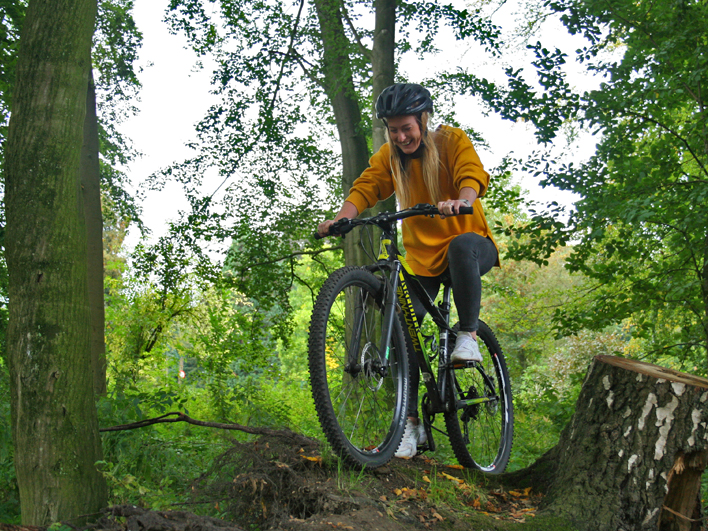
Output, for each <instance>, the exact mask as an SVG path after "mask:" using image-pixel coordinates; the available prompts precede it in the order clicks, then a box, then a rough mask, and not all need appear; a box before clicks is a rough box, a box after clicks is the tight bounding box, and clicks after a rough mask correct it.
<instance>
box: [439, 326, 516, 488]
mask: <svg viewBox="0 0 708 531" xmlns="http://www.w3.org/2000/svg"><path fill="white" fill-rule="evenodd" d="M453 330H454V329H453ZM477 342H478V344H479V350H480V352H481V353H482V362H481V363H479V364H475V366H474V367H469V368H459V369H454V370H452V371H450V372H451V373H452V374H453V378H452V379H451V385H452V386H453V393H454V396H455V401H456V403H457V409H456V410H455V411H451V412H449V413H445V424H446V427H447V432H448V436H449V438H450V445H451V446H452V449H453V451H454V452H455V456H456V457H457V460H458V462H459V463H460V464H461V465H462V466H465V467H470V468H477V469H479V470H481V471H483V472H486V473H489V474H501V473H502V472H503V471H504V469H505V468H506V465H507V464H508V463H509V456H510V454H511V446H512V442H513V433H514V410H513V404H512V400H511V382H510V381H509V373H508V371H507V368H506V362H505V360H504V355H503V354H502V350H501V347H500V346H499V342H498V341H497V338H496V337H495V336H494V333H493V332H492V330H491V329H490V328H489V327H488V326H487V325H486V324H485V323H483V322H481V321H480V323H479V330H478V331H477Z"/></svg>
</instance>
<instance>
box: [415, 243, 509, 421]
mask: <svg viewBox="0 0 708 531" xmlns="http://www.w3.org/2000/svg"><path fill="white" fill-rule="evenodd" d="M497 258H498V252H497V248H496V247H495V246H494V243H493V242H492V240H490V239H489V238H485V237H484V236H480V235H479V234H476V233H474V232H467V233H465V234H460V235H459V236H457V237H456V238H455V239H454V240H452V241H451V242H450V246H449V247H448V249H447V261H448V267H447V269H446V270H445V272H444V273H442V274H441V275H438V276H435V277H420V276H419V277H417V278H418V280H419V281H420V283H421V284H422V285H423V288H425V291H426V292H427V293H428V295H429V296H430V298H431V299H433V300H434V299H435V297H436V296H437V294H438V291H439V290H440V284H442V283H443V281H444V280H445V279H446V278H449V279H450V282H451V283H452V295H453V298H454V300H455V307H456V308H457V314H458V316H459V318H460V330H462V331H464V332H476V331H477V329H478V328H479V308H480V305H481V301H482V275H484V274H485V273H487V272H488V271H489V270H490V269H492V267H494V264H496V263H497ZM410 295H411V299H412V302H413V309H414V310H415V316H416V319H417V320H418V323H420V322H422V320H423V318H424V317H425V315H426V314H427V313H428V312H427V310H426V309H425V308H424V307H423V303H422V302H420V300H419V299H418V297H417V296H416V294H415V293H414V292H413V290H410ZM403 330H404V332H403V335H404V336H405V338H406V347H407V348H408V363H409V364H410V372H411V387H410V389H411V395H410V397H409V402H408V416H409V417H414V418H417V417H418V382H419V380H420V370H419V368H418V360H417V359H416V356H415V351H414V350H413V344H412V342H411V338H410V336H409V335H408V331H407V330H408V328H407V327H406V326H404V327H403Z"/></svg>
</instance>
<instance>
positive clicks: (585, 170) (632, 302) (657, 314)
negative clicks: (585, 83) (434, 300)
mask: <svg viewBox="0 0 708 531" xmlns="http://www.w3.org/2000/svg"><path fill="white" fill-rule="evenodd" d="M545 6H546V8H547V9H548V10H549V11H550V12H551V13H553V14H556V15H557V16H559V17H560V18H561V20H562V22H563V23H564V24H565V25H566V27H567V28H568V30H569V32H571V33H572V34H582V35H583V36H585V38H586V39H587V40H588V41H589V45H588V46H586V47H585V48H583V49H581V50H578V52H577V54H576V59H577V60H578V61H579V62H580V63H581V64H584V65H585V67H586V68H587V69H588V71H591V72H594V73H596V74H597V75H601V76H604V79H605V81H604V82H603V83H602V85H601V87H600V88H599V89H598V90H593V91H587V92H584V93H581V94H578V93H574V94H573V97H566V96H562V101H563V103H564V105H562V106H561V107H560V108H558V107H557V103H558V101H559V100H558V99H554V98H551V100H549V102H546V104H544V105H542V106H541V107H539V108H534V106H532V105H530V104H528V103H526V102H524V108H525V109H528V110H529V111H533V112H531V114H529V117H530V118H532V119H533V120H534V121H535V123H536V125H537V126H538V128H539V135H540V138H541V139H549V138H552V136H553V134H554V133H555V132H556V131H557V129H558V127H557V125H556V124H553V123H549V122H544V121H543V120H542V119H541V116H548V115H549V114H550V113H551V112H554V109H555V112H557V113H559V115H560V116H563V117H566V118H568V119H576V120H578V121H579V123H580V125H581V126H582V127H584V128H588V129H590V130H592V131H593V132H594V133H597V134H601V135H602V136H601V139H600V141H599V144H598V148H597V151H596V154H595V155H593V156H592V157H591V158H590V159H589V160H588V161H585V162H579V161H572V162H567V163H563V162H561V161H557V160H552V159H550V158H548V157H545V156H541V157H539V158H538V159H537V160H535V161H529V165H534V166H535V168H536V170H535V171H536V172H537V174H541V175H543V176H544V183H545V184H547V185H554V186H557V187H559V188H561V189H565V190H571V191H574V192H576V193H578V194H580V195H581V196H582V199H581V200H580V201H578V202H577V203H576V210H575V212H573V213H571V215H570V219H569V222H568V223H567V226H566V224H565V223H563V222H561V221H560V220H559V218H558V216H557V215H558V214H559V212H556V213H555V214H556V216H555V217H554V216H553V215H552V214H554V213H550V214H543V213H541V214H538V215H536V216H534V217H533V218H532V220H531V223H530V224H529V225H528V226H527V227H526V228H525V230H524V232H526V233H529V234H531V235H532V236H534V242H535V247H534V251H535V254H532V253H531V252H529V249H528V248H525V247H523V246H522V245H521V244H518V245H511V246H510V250H511V251H512V252H513V253H514V255H516V256H526V257H529V258H533V259H535V260H539V261H542V260H543V259H545V257H547V256H549V254H550V253H551V252H552V249H553V248H554V246H555V244H556V242H561V243H566V242H570V241H571V240H574V241H577V244H576V245H575V246H574V252H573V253H572V254H571V256H570V257H569V258H568V267H569V268H570V269H571V270H573V271H578V272H582V273H583V274H584V275H585V276H587V277H588V278H589V279H591V280H592V282H591V283H588V285H587V287H586V291H585V297H583V298H582V299H579V304H573V305H568V306H566V307H564V308H562V309H559V310H558V311H557V312H556V315H555V319H556V321H557V322H558V323H559V325H560V326H561V327H562V330H563V331H564V333H567V334H572V333H575V332H577V331H579V330H580V329H582V328H592V329H601V328H604V327H605V326H607V325H608V324H611V323H619V322H621V321H622V320H623V319H627V318H631V321H632V324H633V329H632V333H633V335H634V336H635V337H637V338H641V339H643V340H644V341H645V342H646V343H645V344H646V347H647V350H648V351H649V354H650V359H659V358H660V357H665V356H667V355H673V356H674V357H677V358H679V359H683V360H685V364H686V365H688V366H694V365H695V366H696V367H698V370H699V372H701V373H704V374H705V372H706V371H707V370H708V315H707V313H706V312H707V310H706V308H708V304H707V303H708V297H707V296H706V294H707V293H708V291H707V290H706V282H707V281H708V280H707V279H708V275H707V269H706V267H707V264H708V262H706V256H707V253H706V242H707V241H708V240H707V239H706V234H708V225H707V222H706V220H707V219H708V217H706V209H705V205H706V204H708V202H707V201H706V199H707V196H708V187H707V186H706V182H708V181H707V180H706V177H707V176H708V172H707V171H706V167H707V165H708V148H706V146H708V130H706V127H705V124H706V114H705V113H706V111H705V109H706V105H705V95H704V93H705V86H706V83H707V82H708V59H707V57H708V54H706V50H707V48H708V40H707V39H706V37H705V31H704V29H705V27H706V25H707V24H708V5H706V3H705V2H683V1H678V2H677V1H673V0H662V1H660V2H652V3H643V2H640V3H636V2H629V1H620V2H613V3H612V5H608V4H607V3H605V2H599V1H589V2H575V1H572V0H570V1H560V2H554V1H549V2H546V3H545ZM534 50H535V51H536V52H537V54H540V55H539V57H540V56H541V55H542V56H544V57H556V58H558V57H562V54H561V52H558V51H555V52H550V51H544V49H543V48H542V47H541V46H539V45H535V46H534ZM544 71H545V70H543V69H541V72H544ZM549 82H550V85H549V87H547V94H549V95H553V94H557V95H560V94H562V93H564V92H565V91H568V90H570V87H569V85H568V84H567V82H565V81H564V80H563V79H562V78H560V77H558V78H555V79H551V78H549ZM554 105H555V106H554ZM509 232H510V233H511V232H512V231H509Z"/></svg>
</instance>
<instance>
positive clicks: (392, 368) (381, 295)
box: [308, 204, 514, 474]
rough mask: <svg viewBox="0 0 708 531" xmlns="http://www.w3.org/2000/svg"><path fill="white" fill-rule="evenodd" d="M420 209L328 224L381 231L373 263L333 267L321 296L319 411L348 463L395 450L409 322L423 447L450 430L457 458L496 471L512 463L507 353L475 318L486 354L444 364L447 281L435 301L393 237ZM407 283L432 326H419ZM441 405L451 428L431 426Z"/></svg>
mask: <svg viewBox="0 0 708 531" xmlns="http://www.w3.org/2000/svg"><path fill="white" fill-rule="evenodd" d="M471 213H472V207H462V208H460V215H463V214H471ZM421 215H425V216H431V217H432V216H435V215H439V211H438V209H437V208H436V207H434V206H432V205H426V204H420V205H416V206H415V207H412V208H408V209H405V210H401V211H398V212H393V213H391V212H384V213H381V214H379V215H377V216H373V217H369V218H357V219H342V220H339V221H337V222H335V223H334V224H333V225H332V226H331V228H330V233H329V235H330V236H334V235H341V236H344V235H345V234H347V233H349V232H350V231H351V230H352V229H353V228H355V227H357V226H378V227H379V228H380V229H381V231H382V233H381V237H380V245H379V253H378V255H377V256H378V258H376V259H374V260H372V261H373V262H374V263H372V264H371V265H367V266H364V267H353V266H347V267H343V268H341V269H338V270H336V271H335V272H334V273H332V274H331V275H330V276H329V277H328V278H327V280H326V281H325V283H324V285H323V286H322V289H321V290H320V292H319V294H318V296H317V299H316V302H315V305H314V308H313V311H312V319H311V322H310V335H309V343H308V349H309V354H308V357H309V369H310V383H311V386H312V395H313V398H314V402H315V408H316V410H317V415H318V418H319V421H320V424H321V426H322V429H323V431H324V434H325V437H326V438H327V441H328V442H329V444H330V446H331V447H332V449H333V450H334V452H335V453H336V454H337V455H338V456H339V457H340V458H341V459H343V460H344V461H345V462H346V463H348V464H350V465H353V466H359V467H360V466H362V465H363V466H366V467H370V468H374V467H378V466H381V465H384V464H385V463H387V462H388V461H389V460H390V459H391V458H392V457H393V455H394V453H395V452H396V450H397V448H398V446H399V444H400V442H401V439H402V437H403V431H404V428H405V424H406V418H407V406H408V395H409V386H410V385H411V384H410V375H409V367H408V365H409V364H408V353H407V350H406V342H405V338H404V335H403V334H404V332H403V326H405V327H406V329H407V330H408V331H409V334H410V337H411V339H412V345H413V349H414V350H415V356H416V357H417V360H418V365H419V367H420V371H421V376H422V381H423V384H424V386H425V389H426V392H425V394H424V395H423V398H422V401H421V413H422V417H423V419H422V420H423V426H424V428H425V432H426V435H427V436H428V442H427V444H426V445H425V446H424V447H422V448H419V451H425V450H431V451H434V450H435V442H434V438H433V431H437V432H440V433H443V434H444V435H446V436H447V437H448V438H449V440H450V445H451V447H452V449H453V451H454V453H455V457H456V458H457V460H458V462H459V463H460V464H461V465H463V466H465V467H470V468H476V469H479V470H482V471H484V472H486V473H490V474H498V473H501V472H503V471H504V469H505V468H506V465H507V463H508V462H509V455H510V453H511V446H512V439H513V425H514V414H513V405H512V396H511V384H510V381H509V374H508V371H507V367H506V362H505V360H504V355H503V353H502V350H501V347H500V346H499V342H498V341H497V339H496V337H495V335H494V333H493V332H492V330H491V329H490V328H489V326H487V325H486V324H485V323H483V322H481V321H480V327H479V330H478V332H477V338H478V343H479V346H480V351H481V352H482V355H483V361H482V362H481V363H477V362H463V363H455V364H454V365H453V364H452V363H450V361H449V357H450V353H451V352H452V350H453V349H454V345H455V339H456V332H457V328H456V327H457V325H455V326H453V327H450V326H449V318H450V310H451V303H450V293H451V287H450V284H449V282H445V283H443V286H444V289H443V296H442V301H441V302H440V303H439V304H438V305H435V303H434V301H433V300H431V299H430V297H429V296H428V294H427V293H426V291H425V289H424V288H423V286H422V285H420V283H419V282H418V280H417V279H416V276H415V274H414V273H413V272H412V270H411V269H410V267H409V266H408V264H407V263H406V260H405V257H404V256H402V255H401V254H400V253H399V251H398V248H397V245H396V238H395V230H396V225H397V222H398V221H399V220H403V219H406V218H408V217H412V216H421ZM372 258H373V256H372ZM411 290H413V291H414V292H415V294H416V295H417V296H418V298H419V299H420V300H421V301H422V303H423V305H424V306H425V308H426V310H427V311H428V313H429V314H430V316H431V318H432V321H433V322H434V324H435V325H436V327H437V332H436V333H434V334H431V335H426V334H423V332H422V331H421V327H420V323H418V321H417V319H416V317H415V313H414V311H413V305H412V302H411V297H410V293H411ZM434 364H436V365H437V378H436V376H435V371H434V367H433V365H434ZM438 414H442V415H443V417H444V425H445V428H446V430H447V433H445V432H444V431H442V430H440V429H438V428H437V427H435V426H434V420H435V416H436V415H438Z"/></svg>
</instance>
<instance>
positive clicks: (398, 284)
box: [366, 227, 454, 413]
mask: <svg viewBox="0 0 708 531" xmlns="http://www.w3.org/2000/svg"><path fill="white" fill-rule="evenodd" d="M381 228H382V230H383V232H382V234H381V244H380V251H379V257H378V262H377V263H376V264H373V265H370V266H366V269H368V270H370V271H372V272H375V271H380V272H382V273H384V274H383V276H384V277H385V281H384V286H385V288H384V294H383V300H382V303H383V304H384V322H383V328H382V334H381V345H380V347H379V352H382V353H384V358H385V361H384V363H385V364H388V349H389V346H390V344H391V327H392V326H393V319H395V318H396V306H397V305H398V306H400V308H401V311H402V313H403V323H404V324H405V326H406V328H407V333H408V335H409V337H410V339H411V343H412V344H413V348H414V350H415V356H416V358H417V360H418V366H419V368H420V372H421V375H422V378H423V383H424V385H425V387H426V389H427V391H428V398H429V400H430V405H431V413H442V412H444V411H447V410H448V409H450V408H451V407H454V405H452V406H451V404H449V400H448V398H447V394H448V392H449V391H450V389H449V388H450V385H449V382H448V381H447V379H448V371H447V364H448V358H449V349H448V345H449V340H450V337H449V334H450V327H449V316H450V308H451V304H450V293H451V288H450V286H449V285H445V287H444V292H443V300H442V302H441V303H440V306H439V307H438V306H435V303H434V301H433V300H431V298H430V296H429V295H428V293H427V292H426V291H425V289H424V288H423V286H422V285H421V284H420V282H419V281H418V279H417V278H416V276H415V274H414V273H413V272H412V271H411V269H410V267H409V266H408V264H407V263H406V261H405V258H404V257H403V256H402V255H401V254H400V253H399V252H398V248H397V247H396V245H395V244H394V243H393V240H394V238H393V235H392V227H390V228H388V230H387V228H386V227H381ZM409 286H410V288H411V289H413V290H414V291H415V294H416V295H417V297H418V299H419V300H420V301H421V302H422V304H423V306H424V307H425V309H426V310H427V311H428V313H429V314H430V316H431V318H432V320H433V322H435V324H436V325H437V326H438V327H439V328H440V339H439V344H438V345H437V356H438V380H439V383H438V381H436V379H435V376H434V374H433V368H432V364H431V359H430V356H429V355H428V352H427V351H426V349H425V348H424V347H423V344H424V343H425V337H424V336H423V334H422V333H421V329H420V324H419V323H418V320H417V318H416V316H415V312H414V310H413V301H412V299H411V296H410V291H409Z"/></svg>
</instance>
